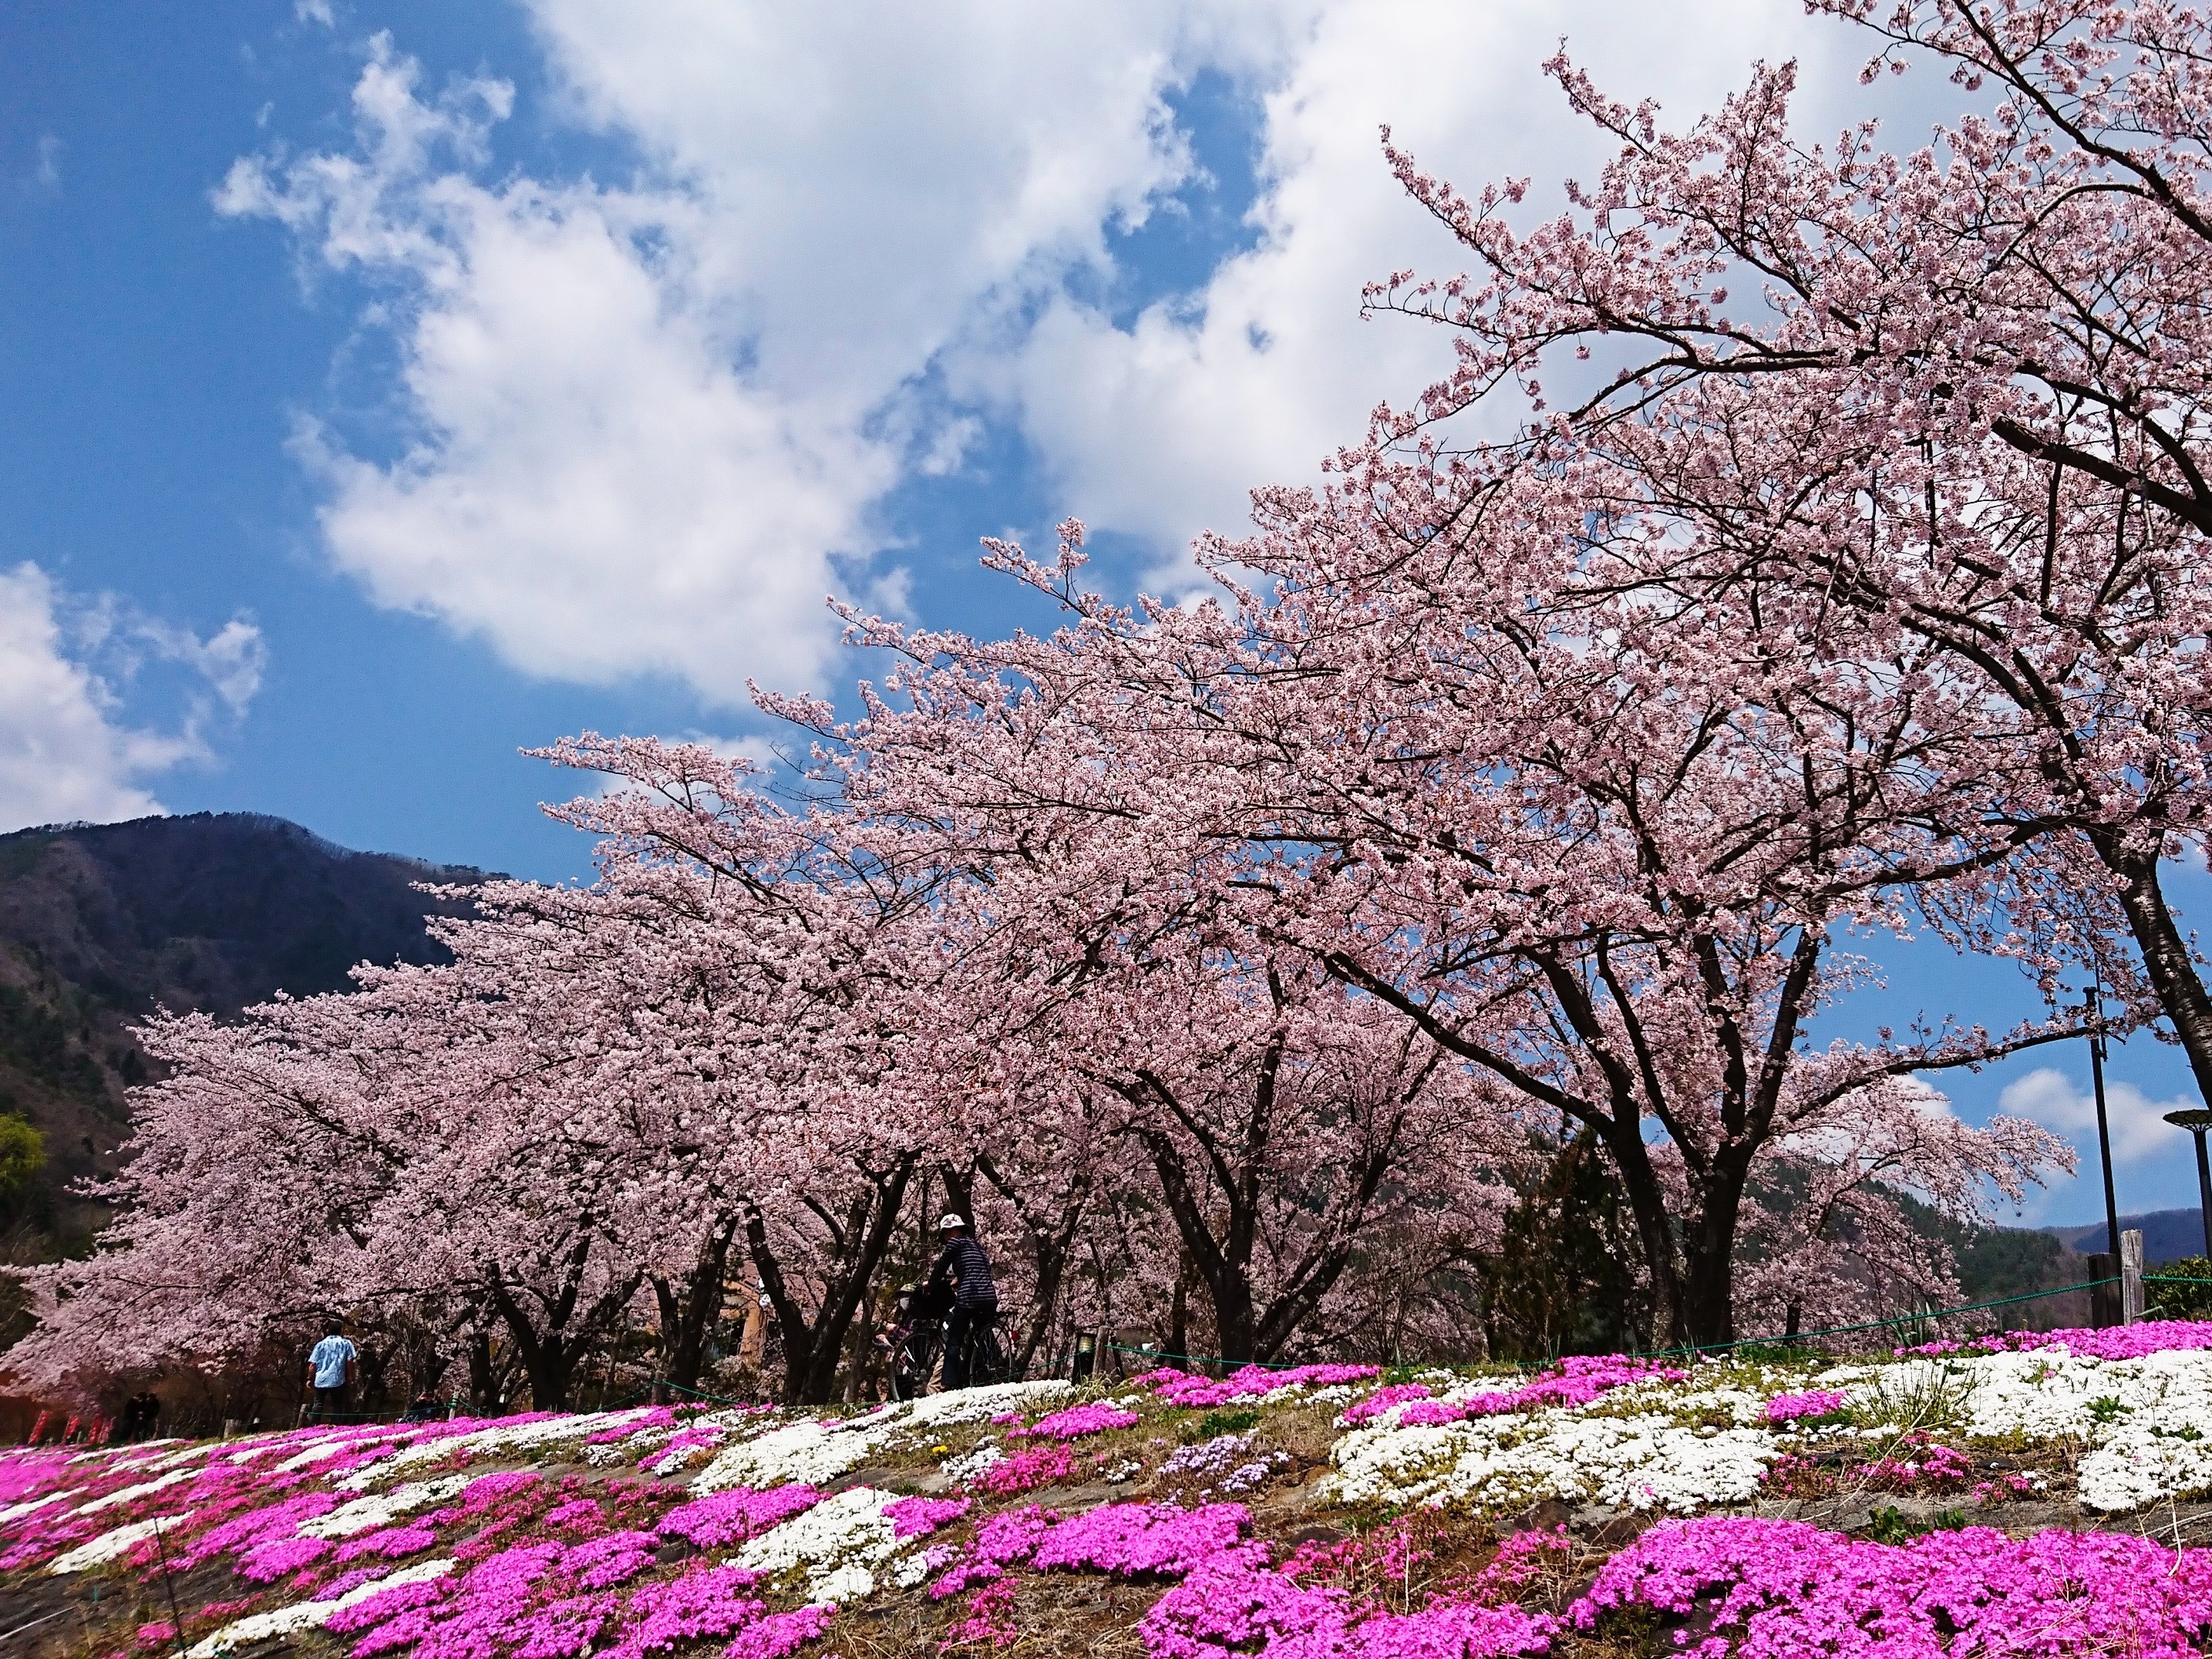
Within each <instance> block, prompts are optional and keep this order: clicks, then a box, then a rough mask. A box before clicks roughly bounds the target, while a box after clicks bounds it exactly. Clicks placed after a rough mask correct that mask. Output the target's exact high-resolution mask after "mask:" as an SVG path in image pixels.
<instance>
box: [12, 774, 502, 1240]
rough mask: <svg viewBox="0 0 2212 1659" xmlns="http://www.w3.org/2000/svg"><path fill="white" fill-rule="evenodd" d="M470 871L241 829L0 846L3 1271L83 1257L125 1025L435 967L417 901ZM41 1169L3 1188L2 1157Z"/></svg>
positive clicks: (59, 833)
mask: <svg viewBox="0 0 2212 1659" xmlns="http://www.w3.org/2000/svg"><path fill="white" fill-rule="evenodd" d="M480 874H481V872H477V871H475V870H471V869H462V868H454V867H451V866H439V865H431V864H425V863H422V862H419V861H417V860H413V859H405V858H398V857H393V856H391V855H389V854H380V853H355V852H350V851H349V850H347V849H346V848H342V847H337V846H333V845H332V844H331V843H330V842H326V841H324V840H322V839H321V838H319V836H314V835H313V834H311V833H309V832H308V831H307V830H306V829H301V827H300V826H299V825H298V824H295V823H287V822H286V821H285V820H283V819H282V818H273V817H262V816H259V815H258V814H252V813H239V812H232V813H221V814H213V813H199V814H195V815H193V816H191V817H153V818H141V819H137V820H136V821H134V822H132V823H112V824H89V825H88V824H77V825H67V826H61V827H55V828H48V829H25V830H20V831H18V832H16V833H15V834H13V835H9V836H0V1186H5V1187H6V1188H7V1190H6V1192H5V1195H4V1198H0V1226H4V1228H5V1237H6V1247H7V1249H8V1251H9V1254H10V1255H12V1256H14V1257H15V1259H18V1260H21V1259H23V1258H25V1257H27V1256H37V1255H46V1254H50V1253H52V1252H53V1251H55V1250H64V1251H66V1250H72V1249H79V1248H82V1245H83V1243H85V1242H86V1241H87V1239H88V1237H89V1234H90V1232H91V1231H92V1230H93V1228H94V1226H96V1225H97V1223H98V1220H99V1215H100V1212H99V1209H98V1207H97V1206H93V1205H89V1204H86V1203H84V1202H82V1201H79V1200H72V1199H71V1198H70V1197H69V1196H68V1195H67V1188H69V1187H70V1184H71V1183H72V1182H75V1181H76V1180H77V1179H78V1178H79V1177H81V1176H85V1175H87V1174H89V1173H92V1172H94V1171H96V1170H106V1169H107V1168H109V1167H112V1157H113V1153H114V1151H115V1148H116V1147H117V1146H118V1145H119V1144H120V1143H121V1141H122V1140H123V1139H124V1137H125V1134H126V1133H127V1127H128V1109H127V1106H126V1104H125V1090H126V1089H127V1088H128V1086H129V1085H131V1084H133V1083H135V1082H137V1081H138V1080H140V1079H142V1078H143V1077H144V1075H145V1074H146V1071H145V1060H144V1058H143V1055H142V1054H141V1053H140V1051H139V1048H138V1045H137V1042H136V1040H135V1039H134V1038H133V1037H132V1036H131V1033H130V1030H129V1027H130V1026H131V1024H132V1023H133V1022H134V1021H136V1020H137V1019H139V1018H143V1016H145V1015H146V1014H148V1013H149V1012H152V1011H153V1010H154V1009H155V1007H156V1006H165V1007H168V1008H173V1009H177V1010H180V1011H181V1010H191V1009H200V1010H205V1011H206V1012H210V1013H213V1014H216V1015H217V1016H219V1017H226V1018H227V1017H229V1016H232V1015H235V1014H236V1013H237V1012H239V1011H240V1009H241V1008H244V1007H246V1006H248V1005H250V1004H252V1003H255V1002H258V1001H262V1000H266V999H267V998H269V997H270V996H271V995H272V994H275V993H276V992H278V991H280V990H281V991H289V992H291V993H293V994H295V995H305V994H309V993H313V992H317V991H327V990H331V989H335V988H337V987H340V986H343V984H344V983H345V981H346V973H347V970H348V969H349V968H350V967H351V966H352V965H353V964H354V963H357V962H361V961H363V960H367V961H371V962H392V961H395V960H404V961H408V962H428V961H432V960H435V959H440V958H441V957H442V954H443V953H442V951H441V948H440V947H439V946H438V945H436V944H435V942H434V941H433V940H432V939H430V938H429V936H428V933H425V931H424V929H423V919H424V917H425V915H427V914H428V913H430V912H432V911H449V910H452V909H453V908H455V907H454V905H453V902H450V901H442V900H439V899H435V898H434V897H432V896H430V895H428V894H424V893H422V892H419V891H417V890H416V884H420V883H424V882H437V883H469V882H473V881H476V880H477V879H479V878H480ZM7 1120H18V1121H27V1122H28V1123H29V1124H30V1125H32V1126H33V1127H35V1128H36V1129H37V1130H38V1132H39V1133H40V1137H41V1139H42V1141H43V1157H42V1158H38V1159H36V1160H34V1161H32V1162H30V1164H29V1165H28V1167H27V1168H23V1169H20V1170H15V1171H13V1173H14V1174H15V1177H16V1178H15V1181H13V1182H9V1179H8V1177H9V1175H10V1173H11V1171H10V1170H9V1157H8V1152H9V1148H10V1147H11V1146H15V1147H18V1148H20V1147H22V1146H25V1145H26V1144H27V1137H26V1136H23V1135H22V1134H21V1131H20V1129H16V1130H13V1131H10V1130H9V1129H8V1128H7V1127H6V1121H7Z"/></svg>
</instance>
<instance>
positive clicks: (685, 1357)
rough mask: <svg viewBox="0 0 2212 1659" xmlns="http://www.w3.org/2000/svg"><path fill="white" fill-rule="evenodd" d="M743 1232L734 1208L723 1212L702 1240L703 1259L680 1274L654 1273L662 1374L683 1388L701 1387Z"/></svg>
mask: <svg viewBox="0 0 2212 1659" xmlns="http://www.w3.org/2000/svg"><path fill="white" fill-rule="evenodd" d="M737 1233H738V1217H737V1214H736V1212H730V1213H728V1214H726V1215H723V1216H721V1217H719V1218H717V1219H716V1221H715V1223H714V1229H713V1231H710V1232H709V1233H708V1235H707V1237H706V1238H705V1239H704V1240H702V1242H701V1243H700V1246H699V1259H698V1261H696V1263H694V1264H693V1266H692V1268H691V1271H690V1273H687V1274H685V1275H684V1278H683V1279H680V1280H671V1279H669V1278H667V1277H666V1276H665V1275H663V1274H658V1273H656V1274H654V1275H653V1281H652V1282H653V1301H654V1303H655V1304H656V1305H657V1306H658V1307H659V1310H660V1375H661V1376H662V1379H663V1380H664V1381H666V1382H670V1383H675V1384H677V1385H678V1387H679V1388H685V1389H696V1388H697V1387H698V1386H699V1373H700V1371H701V1370H702V1369H703V1368H704V1366H705V1364H706V1358H707V1340H708V1338H709V1337H710V1336H712V1335H713V1334H714V1329H715V1327H716V1326H717V1325H718V1324H720V1321H721V1317H722V1280H723V1278H724V1276H725V1275H726V1272H727V1270H728V1266H729V1260H730V1246H731V1244H732V1243H733V1242H734V1241H735V1239H736V1237H737Z"/></svg>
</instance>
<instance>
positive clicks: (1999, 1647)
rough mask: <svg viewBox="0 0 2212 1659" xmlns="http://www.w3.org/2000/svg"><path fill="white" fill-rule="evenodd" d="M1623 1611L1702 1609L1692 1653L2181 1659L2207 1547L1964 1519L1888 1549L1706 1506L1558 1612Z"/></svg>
mask: <svg viewBox="0 0 2212 1659" xmlns="http://www.w3.org/2000/svg"><path fill="white" fill-rule="evenodd" d="M1716 1597H1717V1599H1716ZM1631 1607H1643V1608H1649V1609H1651V1610H1655V1611H1657V1612H1661V1613H1670V1614H1673V1615H1674V1616H1675V1617H1678V1618H1688V1617H1691V1616H1692V1614H1693V1613H1694V1614H1697V1615H1699V1616H1701V1617H1703V1618H1704V1619H1705V1620H1707V1621H1708V1622H1709V1623H1710V1626H1711V1630H1712V1632H1713V1634H1712V1635H1711V1637H1710V1638H1707V1639H1706V1640H1705V1641H1704V1642H1703V1643H1701V1644H1699V1646H1698V1648H1697V1649H1696V1650H1695V1651H1696V1652H1697V1653H1698V1654H1699V1655H1700V1656H1711V1659H1719V1656H1722V1655H1728V1656H1730V1659H1794V1656H1797V1655H1803V1654H1811V1653H1820V1654H1821V1655H1823V1656H1834V1659H1862V1656H1863V1659H1887V1656H1892V1655H1896V1656H1906V1655H1911V1656H1917V1655H1922V1654H1927V1655H1936V1654H1942V1653H1961V1654H1964V1653H1973V1654H2002V1655H2005V1656H2007V1659H2074V1656H2077V1655H2082V1654H2121V1653H2124V1654H2127V1655H2129V1656H2130V1659H2193V1656H2196V1655H2197V1654H2198V1653H2200V1652H2201V1647H2200V1644H2201V1642H2202V1640H2203V1638H2204V1637H2205V1635H2206V1634H2207V1633H2208V1632H2212V1552H2206V1551H2203V1550H2185V1551H2182V1552H2180V1553H2178V1554H2177V1553H2175V1552H2174V1551H2172V1550H2169V1549H2166V1548H2165V1547H2162V1546H2160V1545H2158V1544H2155V1543H2153V1542H2152V1541H2150V1540H2148V1539H2147V1538H2142V1537H2130V1536H2127V1535H2125V1534H2118V1533H2104V1532H2084V1533H2075V1532H2068V1531H2063V1530H2061V1529H2059V1528H2051V1529H2049V1530H2047V1531H2045V1532H2040V1533H2038V1534H2034V1535H2033V1536H2032V1537H2028V1538H2023V1539H2013V1538H2008V1537H2007V1536H2005V1534H2002V1533H2001V1532H1997V1531H1996V1530H1994V1529H1992V1528H1987V1527H1970V1528H1965V1529H1964V1530H1961V1531H1957V1532H1937V1533H1930V1534H1928V1535H1927V1536H1925V1537H1923V1538H1917V1539H1915V1540H1913V1541H1911V1543H1909V1544H1903V1545H1887V1544H1876V1543H1871V1542H1865V1541H1857V1540H1853V1539H1850V1538H1846V1537H1844V1536H1843V1535H1842V1534H1838V1533H1831V1532H1823V1531H1821V1530H1820V1529H1819V1528H1816V1527H1813V1526H1810V1525H1808V1524H1807V1523H1805V1522H1799V1521H1766V1520H1758V1519H1753V1518H1748V1517H1738V1516H1715V1517H1710V1518H1707V1519H1704V1520H1697V1521H1686V1522H1668V1523H1664V1524H1662V1525H1661V1526H1658V1527H1655V1528H1652V1529H1651V1530H1650V1532H1647V1533H1645V1534H1644V1536H1643V1537H1642V1538H1640V1539H1638V1541H1636V1542H1635V1543H1634V1544H1632V1545H1631V1546H1630V1547H1628V1548H1626V1549H1625V1550H1623V1551H1621V1552H1620V1553H1618V1554H1616V1555H1615V1556H1614V1557H1613V1559H1611V1560H1609V1561H1607V1563H1606V1565H1604V1567H1603V1568H1601V1570H1600V1571H1599V1572H1598V1575H1597V1577H1596V1579H1595V1582H1594V1583H1592V1584H1591V1586H1590V1589H1589V1594H1588V1595H1585V1596H1584V1597H1583V1600H1582V1601H1578V1602H1577V1603H1576V1604H1575V1607H1573V1609H1572V1610H1571V1616H1572V1618H1573V1620H1574V1622H1575V1624H1576V1625H1577V1627H1579V1628H1581V1629H1583V1630H1589V1629H1592V1628H1594V1627H1595V1626H1596V1625H1597V1623H1598V1621H1599V1620H1601V1618H1602V1617H1603V1616H1604V1615H1605V1614H1607V1613H1611V1612H1613V1611H1614V1610H1616V1609H1623V1608H1631Z"/></svg>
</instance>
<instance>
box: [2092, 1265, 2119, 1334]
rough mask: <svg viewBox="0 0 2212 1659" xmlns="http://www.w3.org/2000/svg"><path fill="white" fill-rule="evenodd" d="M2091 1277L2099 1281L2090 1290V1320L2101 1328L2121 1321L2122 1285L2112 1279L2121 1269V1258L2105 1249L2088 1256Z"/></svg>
mask: <svg viewBox="0 0 2212 1659" xmlns="http://www.w3.org/2000/svg"><path fill="white" fill-rule="evenodd" d="M2088 1262H2089V1277H2090V1278H2091V1279H2094V1280H2096V1281H2097V1283H2095V1284H2094V1285H2091V1286H2090V1290H2089V1322H2090V1324H2092V1325H2093V1326H2095V1327H2096V1328H2098V1329H2099V1330H2103V1329H2104V1328H2106V1327H2107V1326H2110V1325H2117V1324H2118V1323H2119V1322H2120V1287H2119V1286H2118V1285H2115V1284H2112V1282H2111V1281H2112V1279H2115V1278H2117V1277H2118V1274H2119V1271H2120V1259H2119V1257H2118V1256H2116V1255H2109V1254H2107V1253H2106V1252H2105V1251H2103V1250H2099V1251H2096V1252H2094V1253H2093V1255H2090V1256H2089V1257H2088Z"/></svg>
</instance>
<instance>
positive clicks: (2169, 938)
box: [2089, 829, 2212, 1100]
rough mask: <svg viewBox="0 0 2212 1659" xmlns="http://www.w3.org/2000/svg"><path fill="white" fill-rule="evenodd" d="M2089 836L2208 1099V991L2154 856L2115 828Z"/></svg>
mask: <svg viewBox="0 0 2212 1659" xmlns="http://www.w3.org/2000/svg"><path fill="white" fill-rule="evenodd" d="M2089 842H2090V845H2091V846H2093V847H2094V848H2096V851H2097V856H2098V857H2099V858H2100V860H2103V862H2104V864H2105V866H2106V868H2107V869H2109V870H2111V871H2112V873H2113V874H2114V875H2116V876H2118V877H2119V878H2120V883H2121V886H2120V908H2122V909H2123V910H2124V911H2125V912H2126V913H2127V918H2128V927H2129V930H2130V932H2131V933H2134V934H2135V938H2136V949H2137V950H2138V951H2140V952H2142V963H2143V976H2144V977H2145V978H2146V979H2148V981H2150V988H2151V993H2152V994H2153V995H2154V996H2155V997H2157V999H2158V1006H2159V1007H2160V1009H2161V1010H2162V1011H2164V1012H2165V1014H2166V1020H2167V1022H2168V1023H2169V1024H2172V1027H2173V1034H2174V1036H2175V1037H2177V1038H2178V1039H2179V1041H2180V1043H2181V1050H2182V1052H2183V1053H2184V1054H2186V1055H2188V1056H2189V1070H2190V1073H2191V1076H2192V1077H2193V1078H2194V1079H2196V1083H2197V1094H2198V1096H2199V1097H2201V1098H2203V1099H2205V1100H2212V995H2208V994H2206V992H2205V989H2204V981H2203V978H2202V977H2201V976H2200V975H2198V973H2197V964H2196V963H2195V962H2194V960H2192V959H2191V955H2190V950H2189V941H2188V939H2186V938H2185V937H2184V936H2183V933H2182V932H2181V928H2180V927H2179V924H2177V923H2176V922H2175V921H2174V919H2173V912H2172V910H2170V909H2169V908H2166V891H2165V889H2164V888H2163V886H2162V885H2161V884H2160V879H2159V871H2158V856H2157V854H2155V853H2151V854H2142V853H2139V852H2136V851H2135V850H2134V849H2132V848H2127V847H2125V846H2124V845H2123V844H2122V842H2121V840H2120V837H2119V836H2118V832H2117V831H2115V830H2111V829H2093V830H2092V831H2091V832H2090V835H2089Z"/></svg>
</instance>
